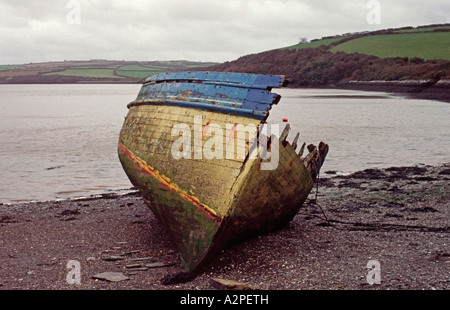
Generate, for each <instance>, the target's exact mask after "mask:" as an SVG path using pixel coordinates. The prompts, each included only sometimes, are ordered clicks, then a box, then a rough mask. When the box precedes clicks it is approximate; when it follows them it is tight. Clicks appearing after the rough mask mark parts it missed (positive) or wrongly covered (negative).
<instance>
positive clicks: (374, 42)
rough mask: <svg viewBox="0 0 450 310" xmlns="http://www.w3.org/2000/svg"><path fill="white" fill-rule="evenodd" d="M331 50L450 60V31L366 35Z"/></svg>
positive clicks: (379, 55)
mask: <svg viewBox="0 0 450 310" xmlns="http://www.w3.org/2000/svg"><path fill="white" fill-rule="evenodd" d="M330 51H331V52H345V53H361V54H366V55H374V56H377V57H381V58H388V57H410V58H413V57H419V58H423V59H425V60H430V59H444V60H450V32H429V33H402V34H393V35H376V36H366V37H362V38H358V39H354V40H350V41H347V42H344V43H342V44H340V45H338V46H335V47H333V48H331V49H330Z"/></svg>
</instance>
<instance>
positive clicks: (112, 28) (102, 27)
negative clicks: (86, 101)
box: [0, 0, 450, 64]
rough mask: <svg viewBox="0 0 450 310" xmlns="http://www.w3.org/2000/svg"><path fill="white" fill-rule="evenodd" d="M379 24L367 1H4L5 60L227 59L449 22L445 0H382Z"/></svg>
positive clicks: (1, 38)
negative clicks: (302, 42)
mask: <svg viewBox="0 0 450 310" xmlns="http://www.w3.org/2000/svg"><path fill="white" fill-rule="evenodd" d="M379 1H380V3H381V7H382V11H381V14H382V15H381V17H382V19H381V21H382V23H381V24H380V25H369V24H368V23H367V21H366V15H367V13H368V9H367V3H368V0H356V1H343V0H335V1H332V0H322V1H306V0H305V1H301V0H227V1H225V0H223V1H211V0H185V1H182V0H164V1H162V0H158V1H156V0H132V1H130V0H111V1H101V0H78V3H79V4H80V7H81V24H80V25H73V24H69V23H68V22H67V14H68V13H69V11H70V10H69V9H68V8H67V4H68V3H69V0H67V1H65V0H64V1H61V0H47V1H30V0H26V1H25V0H14V1H11V0H0V11H1V12H2V18H1V19H0V29H1V30H0V44H1V46H2V48H1V49H0V64H8V63H27V62H40V61H51V60H65V59H66V60H69V59H91V58H107V59H126V60H170V59H188V60H202V61H226V60H232V59H235V58H237V57H239V56H242V55H245V54H249V53H256V52H259V51H264V50H270V49H273V48H278V47H283V46H288V45H292V44H295V43H297V42H298V40H299V38H300V37H307V38H308V39H314V38H320V37H322V36H327V35H334V34H341V33H346V32H355V31H365V30H376V29H384V28H390V27H401V26H408V25H412V26H417V25H422V24H431V23H446V22H450V19H449V17H448V16H449V15H448V12H450V3H449V2H448V1H446V0H445V1H444V0H429V1H414V2H413V1H407V0H389V1H388V0H379Z"/></svg>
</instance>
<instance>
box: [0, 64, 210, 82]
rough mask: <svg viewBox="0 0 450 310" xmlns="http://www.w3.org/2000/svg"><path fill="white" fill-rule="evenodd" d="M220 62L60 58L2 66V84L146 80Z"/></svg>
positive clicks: (0, 71) (0, 79) (0, 69)
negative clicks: (171, 72)
mask: <svg viewBox="0 0 450 310" xmlns="http://www.w3.org/2000/svg"><path fill="white" fill-rule="evenodd" d="M214 64H216V63H211V62H205V63H204V62H192V61H185V60H175V61H141V62H138V61H109V60H89V61H60V62H48V63H35V64H33V63H31V64H24V65H1V66H0V84H5V83H15V84H28V83H30V84H34V83H49V84H52V83H92V82H95V83H99V82H105V83H106V82H107V83H142V82H143V81H144V80H145V78H146V77H148V76H151V75H154V74H158V73H161V72H168V71H169V72H170V71H182V70H190V69H192V68H205V67H209V66H211V65H214Z"/></svg>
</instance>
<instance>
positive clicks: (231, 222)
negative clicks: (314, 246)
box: [118, 73, 328, 272]
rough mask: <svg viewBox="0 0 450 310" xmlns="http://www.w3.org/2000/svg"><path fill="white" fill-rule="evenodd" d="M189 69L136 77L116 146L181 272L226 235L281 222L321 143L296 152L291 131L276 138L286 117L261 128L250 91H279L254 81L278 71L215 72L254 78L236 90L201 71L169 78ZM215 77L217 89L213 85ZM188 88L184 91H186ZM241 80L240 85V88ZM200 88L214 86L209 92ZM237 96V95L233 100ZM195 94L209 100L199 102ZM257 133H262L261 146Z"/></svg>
mask: <svg viewBox="0 0 450 310" xmlns="http://www.w3.org/2000/svg"><path fill="white" fill-rule="evenodd" d="M196 76H197V75H195V74H192V73H182V74H179V75H173V76H171V75H166V76H164V78H165V79H167V80H169V79H171V80H170V82H167V83H168V84H167V85H166V84H165V83H166V81H161V82H160V81H158V80H157V79H156V80H155V81H153V82H152V83H151V84H150V85H149V87H150V89H147V90H145V85H144V87H143V90H142V91H141V93H140V95H139V96H138V99H137V100H135V101H134V102H132V103H131V104H130V105H129V112H128V115H127V117H126V119H125V122H124V124H123V126H122V130H121V132H120V138H119V147H118V153H119V159H120V162H121V164H122V166H123V169H124V171H125V173H126V174H127V176H128V178H129V179H130V181H131V183H132V184H133V185H134V186H135V187H136V188H138V189H139V191H140V193H141V194H142V197H143V198H144V201H145V202H146V204H147V205H148V206H149V208H150V209H151V210H152V212H153V213H154V214H155V216H156V217H157V218H158V220H159V221H160V222H161V223H162V224H163V225H164V226H165V227H166V229H167V232H168V235H169V236H170V237H171V239H172V240H173V242H174V244H175V246H176V247H177V249H178V251H179V253H180V256H181V260H182V265H183V268H184V270H185V271H187V272H193V271H195V270H197V269H198V268H200V267H201V266H202V265H203V264H205V263H206V262H208V261H209V259H210V258H211V257H212V256H214V255H215V254H216V253H217V252H218V251H220V250H222V249H224V248H225V247H226V246H227V245H229V244H230V243H232V242H236V241H240V240H243V239H246V238H249V237H252V236H255V235H257V234H262V233H267V232H270V231H273V230H275V229H279V228H281V227H284V226H285V225H286V224H288V223H289V222H290V221H291V220H292V218H293V217H294V216H295V215H296V214H297V213H298V210H299V208H300V207H301V206H302V204H303V203H304V201H305V200H306V198H307V197H308V194H309V193H310V191H311V189H312V188H313V185H314V176H315V173H317V172H318V170H317V169H320V166H321V164H322V163H323V159H324V157H325V155H326V152H327V151H328V147H327V146H326V145H324V144H323V145H322V146H323V149H322V151H321V152H319V151H318V150H317V148H315V147H310V148H309V151H310V152H309V154H308V155H307V156H306V158H308V160H307V162H305V160H303V159H302V158H301V157H300V156H299V154H298V153H297V151H296V146H297V141H296V139H297V138H298V135H297V137H296V139H295V142H293V143H292V144H291V143H289V142H288V141H287V140H286V138H287V134H288V129H289V126H287V127H286V129H285V130H284V131H283V133H282V134H281V136H280V137H277V136H275V135H269V136H268V137H266V136H264V135H263V134H262V133H261V131H260V129H261V124H262V122H263V121H264V119H265V117H267V115H268V114H267V113H268V110H267V111H265V110H264V109H265V108H264V106H261V104H259V103H258V102H256V101H255V100H256V99H254V98H258V100H261V101H262V102H263V103H264V102H267V105H268V107H269V108H270V104H271V102H272V101H273V100H275V101H276V100H279V99H278V98H277V97H276V96H274V95H273V94H270V92H268V91H267V90H266V89H264V86H261V85H260V84H262V83H263V82H264V83H266V84H267V83H273V85H276V84H280V83H281V82H280V81H281V80H280V79H278V78H276V79H275V78H272V77H269V78H268V77H264V76H263V77H261V76H247V75H246V76H244V77H241V76H239V75H236V74H234V75H231V76H230V75H227V74H221V75H220V74H219V75H217V76H215V78H219V77H220V78H221V79H222V81H221V83H225V82H224V81H223V80H226V79H228V80H226V83H225V84H230V80H229V79H232V80H231V82H233V83H235V81H234V80H235V79H237V78H242V79H245V81H246V82H248V81H249V80H251V82H252V83H256V86H254V85H252V86H251V87H250V86H248V85H244V86H242V85H239V86H237V87H236V88H238V91H234V90H233V89H234V88H233V87H234V86H233V87H231V86H229V85H225V86H223V85H222V84H220V85H222V86H217V84H216V82H215V81H211V80H207V82H205V84H206V85H202V84H201V83H199V81H197V80H194V81H189V82H183V81H182V82H180V81H179V80H177V78H178V79H181V77H182V78H184V79H186V78H190V79H193V78H195V77H196ZM201 77H202V78H203V79H210V76H208V75H206V78H205V75H202V76H201ZM272 80H273V81H272ZM267 81H269V82H267ZM160 84H161V85H160ZM273 85H272V86H273ZM224 87H225V88H226V91H223V90H222V91H223V93H220V94H219V93H217V90H216V89H218V88H224ZM252 87H256V88H255V89H254V88H252ZM190 88H192V89H193V91H187V90H189V89H190ZM247 88H249V89H250V90H249V91H248V94H247V93H245V92H244V91H243V89H244V90H246V89H247ZM269 88H270V87H269ZM177 89H178V93H176V90H177ZM200 90H201V92H200ZM207 92H216V93H215V97H214V98H212V99H211V96H210V95H206V94H207ZM173 94H175V95H173ZM269 95H270V96H269ZM230 96H231V97H230ZM232 96H234V97H232ZM166 97H170V100H165V99H164V98H166ZM238 97H239V98H241V99H242V98H244V99H242V100H244V101H243V102H244V103H243V104H242V105H241V106H239V105H238V104H237V103H236V102H237V101H236V100H235V98H238ZM269 97H270V98H269ZM155 98H157V99H155ZM267 98H269V99H270V100H269V99H267ZM189 100H191V101H189ZM201 100H204V101H205V100H206V101H207V102H208V105H206V106H211V107H212V108H205V103H201V102H200V101H201ZM227 100H228V101H227ZM233 100H234V101H233ZM199 102H200V103H199ZM224 102H225V103H224ZM255 102H256V103H255ZM218 104H219V105H220V104H221V106H219V107H218V106H217V105H218ZM264 104H266V103H264ZM258 105H260V106H258ZM255 106H258V107H257V108H255V110H254V111H252V110H249V109H252V108H254V107H255ZM246 107H250V108H246ZM242 108H245V109H246V110H244V111H243V112H242V111H240V110H239V109H242ZM269 108H267V109H269ZM238 110H239V111H238ZM264 115H266V116H264ZM180 141H182V142H183V143H182V144H181V147H180ZM261 141H265V142H267V143H266V145H265V148H264V150H262V145H261V143H260V142H261ZM177 143H178V144H177ZM174 146H176V147H174ZM303 149H304V147H303V148H302V150H303ZM264 152H265V153H264ZM262 153H264V154H268V153H270V154H271V157H270V158H265V157H264V156H260V155H261V154H262ZM211 154H212V155H214V156H211ZM180 155H182V156H180ZM275 155H276V161H275V160H274V156H275ZM306 158H305V159H306ZM271 165H272V166H271ZM267 167H269V168H267ZM312 172H314V173H312Z"/></svg>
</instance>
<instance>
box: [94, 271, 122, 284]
mask: <svg viewBox="0 0 450 310" xmlns="http://www.w3.org/2000/svg"><path fill="white" fill-rule="evenodd" d="M93 278H94V279H98V280H105V281H108V282H120V281H125V280H129V279H130V278H128V277H127V276H125V275H124V274H123V273H121V272H103V273H99V274H96V275H95V276H93Z"/></svg>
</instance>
